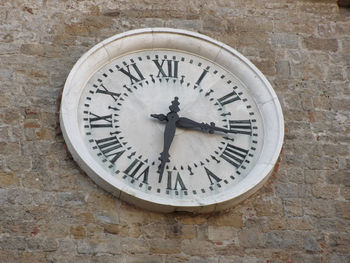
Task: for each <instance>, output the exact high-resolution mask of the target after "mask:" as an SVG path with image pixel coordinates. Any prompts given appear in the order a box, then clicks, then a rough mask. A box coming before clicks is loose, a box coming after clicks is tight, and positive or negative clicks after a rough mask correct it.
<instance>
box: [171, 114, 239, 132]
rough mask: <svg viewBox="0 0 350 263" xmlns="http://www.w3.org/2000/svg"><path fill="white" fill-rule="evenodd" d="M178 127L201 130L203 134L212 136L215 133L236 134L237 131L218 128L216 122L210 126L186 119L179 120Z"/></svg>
mask: <svg viewBox="0 0 350 263" xmlns="http://www.w3.org/2000/svg"><path fill="white" fill-rule="evenodd" d="M176 127H179V128H184V129H195V130H200V131H203V132H209V133H210V134H212V133H214V132H215V131H218V132H224V133H236V132H235V131H231V130H228V129H224V128H220V127H216V126H215V123H214V122H211V123H210V124H207V123H204V122H202V123H199V122H196V121H193V120H190V119H188V118H184V117H180V118H179V120H178V121H177V122H176Z"/></svg>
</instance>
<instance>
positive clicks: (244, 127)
mask: <svg viewBox="0 0 350 263" xmlns="http://www.w3.org/2000/svg"><path fill="white" fill-rule="evenodd" d="M228 123H229V125H230V131H232V132H233V133H235V134H237V133H239V134H245V135H252V123H251V121H250V120H229V121H228Z"/></svg>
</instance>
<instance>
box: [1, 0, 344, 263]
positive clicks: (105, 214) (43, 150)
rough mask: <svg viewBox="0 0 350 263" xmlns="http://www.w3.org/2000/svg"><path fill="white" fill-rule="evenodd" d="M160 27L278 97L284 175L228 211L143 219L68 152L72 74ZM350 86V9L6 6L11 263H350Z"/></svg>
mask: <svg viewBox="0 0 350 263" xmlns="http://www.w3.org/2000/svg"><path fill="white" fill-rule="evenodd" d="M155 26H157V27H174V28H183V29H188V30H193V31H197V32H200V33H203V34H206V35H209V36H211V37H213V38H216V39H218V40H220V41H222V42H224V43H226V44H228V45H230V46H232V47H233V48H235V49H237V50H238V51H240V52H241V53H242V54H243V55H245V56H246V57H248V58H249V59H250V60H251V61H252V62H253V63H254V64H255V65H256V66H257V67H258V68H260V69H261V71H262V72H263V73H264V74H265V75H266V76H267V77H268V79H269V80H270V82H271V83H272V85H273V87H274V89H275V91H276V93H277V94H278V96H279V99H280V102H281V104H282V108H283V111H284V116H285V125H286V136H285V143H284V147H283V152H282V154H281V157H280V162H279V165H278V167H276V169H275V172H274V174H273V176H272V177H271V178H270V180H269V181H268V182H267V183H266V184H265V186H264V187H263V188H262V189H261V190H260V191H258V192H257V193H256V194H255V195H253V196H252V197H250V198H249V199H247V200H246V201H244V202H243V203H241V204H240V205H238V206H236V207H233V208H232V209H230V210H227V211H224V212H221V213H216V214H207V215H189V214H167V215H165V214H157V213H151V212H147V211H144V210H141V209H138V208H134V207H132V206H130V205H128V204H126V203H123V202H120V201H119V200H117V199H115V198H114V197H112V196H111V195H110V194H108V193H106V192H105V191H103V190H102V189H101V188H99V187H97V186H96V185H95V184H94V183H93V182H92V181H91V180H90V179H89V178H88V177H87V176H86V175H85V174H84V173H83V172H82V171H81V170H79V168H78V167H77V165H76V164H75V163H74V161H73V160H72V159H71V158H70V156H69V154H68V153H67V151H66V149H65V145H64V141H63V138H62V135H61V134H60V130H59V124H58V101H59V96H60V93H61V90H62V88H63V85H64V82H65V79H66V77H67V75H68V73H69V71H70V69H71V68H72V66H73V65H74V63H75V62H76V61H77V59H78V58H79V57H80V56H81V55H82V54H83V53H84V52H85V51H87V50H88V49H89V48H91V47H92V46H94V45H95V44H96V43H98V42H99V41H101V40H103V39H105V38H107V37H109V36H112V35H114V34H116V33H120V32H124V31H127V30H129V29H135V28H141V27H155ZM349 81H350V9H346V8H340V9H339V8H338V5H337V1H336V0H334V1H333V0H322V1H321V0H320V1H317V0H231V1H229V0H207V1H200V0H188V1H180V0H167V1H166V0H129V1H126V0H125V1H122V0H120V1H109V0H86V1H84V0H80V1H78V0H75V1H73V0H61V1H53V0H1V1H0V262H30V263H33V262H74V263H75V262H84V263H85V262H123V263H131V262H135V263H136V262H154V263H158V262H191V263H200V262H210V263H228V262H249V263H250V262H293V263H294V262H333V263H335V262H339V263H343V262H349V258H350V234H349V232H350V205H349V200H350V189H349V186H350V172H349V171H350V143H349V142H350V136H349V134H350V121H349V118H350V84H349Z"/></svg>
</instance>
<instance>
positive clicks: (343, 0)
mask: <svg viewBox="0 0 350 263" xmlns="http://www.w3.org/2000/svg"><path fill="white" fill-rule="evenodd" d="M338 6H339V7H347V8H350V0H338Z"/></svg>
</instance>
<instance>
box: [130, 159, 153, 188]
mask: <svg viewBox="0 0 350 263" xmlns="http://www.w3.org/2000/svg"><path fill="white" fill-rule="evenodd" d="M143 165H144V163H143V162H141V161H139V160H137V159H135V160H134V161H133V162H132V163H131V164H130V165H129V167H128V168H126V170H125V171H124V173H125V174H126V175H128V176H130V177H132V178H135V179H136V180H139V179H140V178H141V177H143V178H142V182H143V183H145V184H148V172H149V166H146V168H145V169H141V168H142V167H143Z"/></svg>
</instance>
